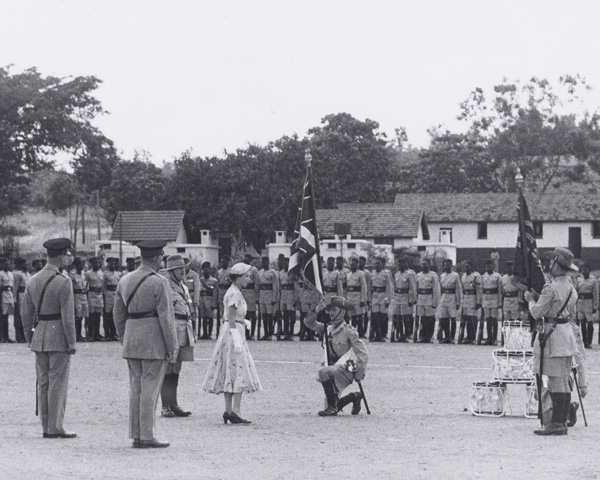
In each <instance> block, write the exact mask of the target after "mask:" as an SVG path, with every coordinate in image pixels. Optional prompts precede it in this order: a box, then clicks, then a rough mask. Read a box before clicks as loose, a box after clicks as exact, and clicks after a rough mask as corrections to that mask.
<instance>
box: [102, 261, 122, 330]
mask: <svg viewBox="0 0 600 480" xmlns="http://www.w3.org/2000/svg"><path fill="white" fill-rule="evenodd" d="M106 262H107V263H108V271H106V272H104V288H103V291H104V336H105V337H106V340H118V339H119V337H117V330H116V329H115V321H114V319H113V314H112V311H113V307H114V305H115V295H116V293H117V284H118V283H119V280H120V279H121V272H118V271H117V265H118V264H119V259H118V258H117V257H109V258H107V259H106Z"/></svg>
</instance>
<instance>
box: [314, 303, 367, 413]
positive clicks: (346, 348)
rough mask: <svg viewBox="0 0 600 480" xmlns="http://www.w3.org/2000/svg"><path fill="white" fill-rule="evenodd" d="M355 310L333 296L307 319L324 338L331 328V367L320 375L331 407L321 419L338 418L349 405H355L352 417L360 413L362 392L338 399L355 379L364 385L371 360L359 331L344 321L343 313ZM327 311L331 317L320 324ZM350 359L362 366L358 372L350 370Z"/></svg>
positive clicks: (329, 349)
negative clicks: (322, 315)
mask: <svg viewBox="0 0 600 480" xmlns="http://www.w3.org/2000/svg"><path fill="white" fill-rule="evenodd" d="M352 308H353V305H352V304H351V303H350V302H347V301H346V300H345V299H344V298H343V297H333V298H332V299H331V300H330V301H329V303H325V299H321V301H320V302H319V304H318V305H317V307H316V308H315V309H314V310H311V312H310V313H309V314H308V316H307V317H306V319H305V320H304V323H305V324H306V326H307V327H308V328H310V329H311V330H314V331H316V332H317V333H319V334H321V335H322V334H323V333H324V331H325V329H326V328H327V332H328V335H327V338H328V342H329V345H328V347H329V348H328V351H329V358H328V359H327V364H326V365H325V366H324V367H321V368H320V369H319V372H318V381H319V382H321V384H322V385H323V390H324V391H325V397H326V398H327V408H326V409H325V410H321V411H320V412H319V416H321V417H330V416H335V415H337V414H338V412H339V411H340V410H341V409H342V408H344V407H345V406H346V405H348V404H349V403H352V415H357V414H358V413H359V412H360V402H361V400H362V396H361V394H360V392H353V393H350V394H348V395H346V396H344V397H342V398H340V399H339V400H338V397H339V394H340V393H342V392H343V391H344V389H345V388H346V387H348V386H349V385H351V384H352V382H353V381H354V380H356V381H358V382H360V381H361V380H362V379H363V378H364V377H365V372H366V369H367V363H368V361H369V355H368V352H367V347H366V346H365V343H364V342H363V341H362V340H361V339H360V338H359V336H358V331H357V330H356V329H355V328H354V327H351V326H350V325H348V324H347V323H346V322H345V321H344V313H343V312H344V311H346V310H352ZM323 311H325V315H328V317H329V318H328V321H327V322H326V324H325V323H321V322H318V321H317V316H318V314H319V313H320V312H323ZM326 351H327V350H326ZM350 360H352V361H355V363H356V366H357V367H358V369H357V370H356V372H354V373H352V372H350V371H349V370H348V366H347V363H346V362H347V361H350Z"/></svg>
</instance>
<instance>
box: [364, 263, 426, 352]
mask: <svg viewBox="0 0 600 480" xmlns="http://www.w3.org/2000/svg"><path fill="white" fill-rule="evenodd" d="M416 299H417V276H416V274H415V272H413V271H412V270H409V268H408V264H407V262H406V260H405V259H404V258H401V259H399V260H398V271H397V272H396V275H394V300H393V301H392V315H393V316H392V322H393V330H392V335H391V341H392V342H393V341H397V342H407V341H408V340H407V337H408V336H409V335H410V333H411V332H412V323H413V320H412V319H411V316H412V310H413V305H414V304H415V301H416ZM371 324H372V322H371Z"/></svg>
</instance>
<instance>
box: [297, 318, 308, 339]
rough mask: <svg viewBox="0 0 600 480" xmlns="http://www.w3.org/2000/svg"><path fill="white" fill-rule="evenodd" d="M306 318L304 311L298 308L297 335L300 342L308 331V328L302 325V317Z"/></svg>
mask: <svg viewBox="0 0 600 480" xmlns="http://www.w3.org/2000/svg"><path fill="white" fill-rule="evenodd" d="M305 318H306V312H303V311H302V310H300V331H299V332H298V337H299V340H300V341H301V342H304V341H305V340H306V335H307V333H308V328H306V325H304V319H305Z"/></svg>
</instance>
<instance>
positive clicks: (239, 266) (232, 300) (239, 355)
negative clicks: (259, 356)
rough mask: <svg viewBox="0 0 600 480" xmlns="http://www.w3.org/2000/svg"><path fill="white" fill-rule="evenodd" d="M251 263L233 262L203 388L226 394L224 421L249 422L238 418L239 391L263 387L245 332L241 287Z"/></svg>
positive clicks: (244, 306) (245, 280) (257, 389)
mask: <svg viewBox="0 0 600 480" xmlns="http://www.w3.org/2000/svg"><path fill="white" fill-rule="evenodd" d="M249 270H250V265H247V264H245V263H236V264H235V265H234V266H233V267H232V268H231V272H230V274H229V279H230V280H231V282H232V284H231V286H230V287H229V290H227V293H226V294H225V297H224V298H223V318H224V323H223V326H222V328H221V331H220V333H219V337H218V338H217V343H216V345H215V351H214V353H213V356H212V359H211V361H210V365H209V367H208V372H207V373H206V378H205V379H204V382H203V384H202V390H203V391H205V392H208V393H217V394H218V393H223V394H224V395H225V412H224V413H223V422H224V423H227V422H228V421H229V422H230V423H235V424H248V423H251V422H250V421H249V420H245V419H244V418H242V417H241V404H242V393H244V392H248V393H251V392H256V391H259V390H262V386H261V384H260V380H259V378H258V373H257V372H256V367H255V366H254V360H252V355H250V350H249V349H248V343H247V342H246V335H245V327H246V325H245V322H244V317H245V316H246V309H247V305H246V300H244V297H243V296H242V292H241V291H240V287H243V286H245V285H246V284H247V283H248V282H249V281H250V279H249V278H248V271H249Z"/></svg>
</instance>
